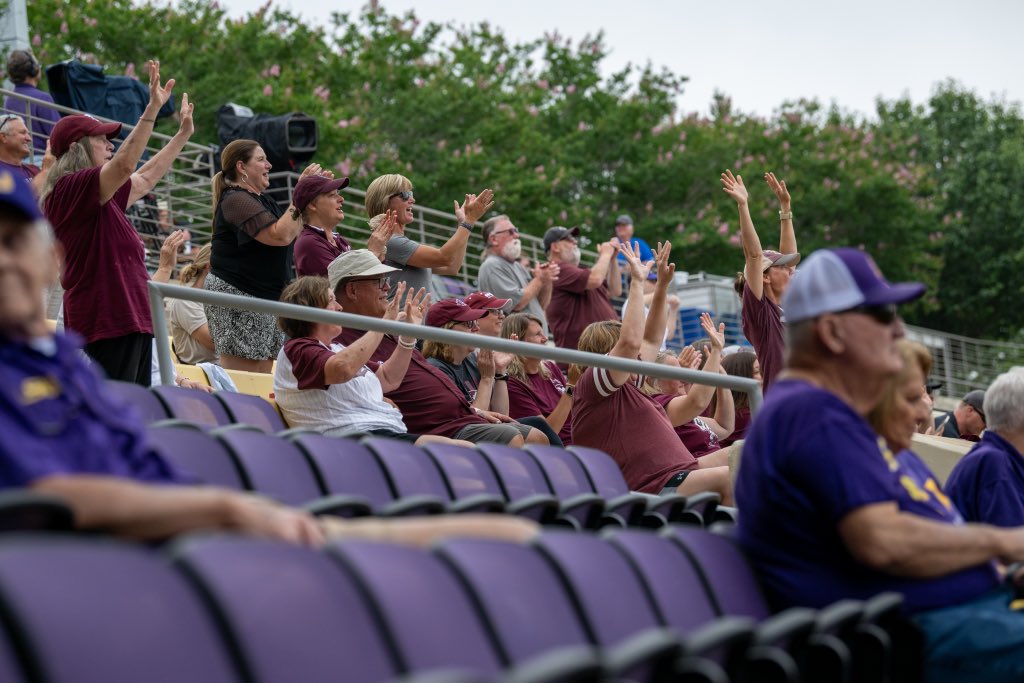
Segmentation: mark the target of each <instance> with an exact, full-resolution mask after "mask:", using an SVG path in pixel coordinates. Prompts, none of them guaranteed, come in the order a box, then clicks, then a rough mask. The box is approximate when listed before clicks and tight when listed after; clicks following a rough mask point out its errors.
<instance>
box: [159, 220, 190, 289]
mask: <svg viewBox="0 0 1024 683" xmlns="http://www.w3.org/2000/svg"><path fill="white" fill-rule="evenodd" d="M191 237H192V235H191V234H190V233H189V232H188V231H187V230H175V231H174V232H172V233H170V234H169V235H167V237H165V238H164V243H163V244H161V245H160V263H159V264H158V265H157V268H156V272H155V273H153V281H154V282H170V281H171V276H172V275H173V274H174V267H175V266H176V265H178V248H179V247H180V246H181V245H182V244H184V243H185V240H187V239H191Z"/></svg>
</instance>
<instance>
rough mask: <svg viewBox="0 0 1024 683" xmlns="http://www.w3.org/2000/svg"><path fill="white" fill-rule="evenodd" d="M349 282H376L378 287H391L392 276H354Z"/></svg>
mask: <svg viewBox="0 0 1024 683" xmlns="http://www.w3.org/2000/svg"><path fill="white" fill-rule="evenodd" d="M349 282H375V283H377V289H390V288H391V278H389V277H365V278H353V279H351V280H349Z"/></svg>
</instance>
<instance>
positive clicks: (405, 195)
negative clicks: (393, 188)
mask: <svg viewBox="0 0 1024 683" xmlns="http://www.w3.org/2000/svg"><path fill="white" fill-rule="evenodd" d="M395 197H401V198H402V201H403V202H407V201H409V200H410V199H412V198H413V194H412V190H405V191H404V192H396V193H394V194H393V195H391V196H390V197H388V199H394V198H395Z"/></svg>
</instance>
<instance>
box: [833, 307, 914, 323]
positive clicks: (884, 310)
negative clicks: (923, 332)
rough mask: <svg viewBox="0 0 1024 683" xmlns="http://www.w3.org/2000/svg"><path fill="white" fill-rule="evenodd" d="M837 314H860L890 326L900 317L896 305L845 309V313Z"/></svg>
mask: <svg viewBox="0 0 1024 683" xmlns="http://www.w3.org/2000/svg"><path fill="white" fill-rule="evenodd" d="M839 313H840V314H842V313H860V314H862V315H866V316H868V317H869V318H871V319H872V320H874V321H875V322H877V323H880V324H882V325H891V324H892V323H894V322H895V321H896V319H897V318H898V317H899V316H900V314H899V311H897V310H896V304H882V305H880V306H854V307H853V308H847V309H846V310H845V311H839Z"/></svg>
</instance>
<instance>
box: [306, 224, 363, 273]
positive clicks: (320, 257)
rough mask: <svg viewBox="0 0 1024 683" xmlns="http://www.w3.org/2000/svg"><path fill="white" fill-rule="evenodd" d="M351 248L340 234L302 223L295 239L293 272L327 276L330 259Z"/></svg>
mask: <svg viewBox="0 0 1024 683" xmlns="http://www.w3.org/2000/svg"><path fill="white" fill-rule="evenodd" d="M351 249H352V245H350V244H349V243H348V241H347V240H346V239H345V238H344V237H342V236H341V235H339V234H337V233H335V232H331V233H326V232H324V231H323V230H321V229H320V228H314V227H313V226H312V225H304V226H302V232H300V233H299V236H298V238H296V240H295V273H296V274H297V275H298V276H299V277H302V276H303V275H320V276H323V277H327V266H329V265H331V261H333V260H334V259H336V258H338V257H339V256H341V255H342V254H344V253H345V252H346V251H351Z"/></svg>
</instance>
